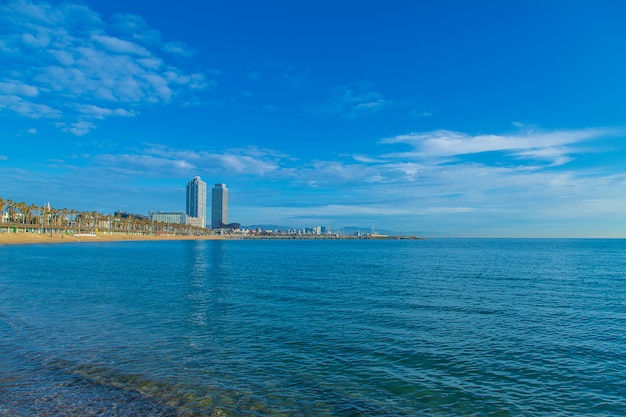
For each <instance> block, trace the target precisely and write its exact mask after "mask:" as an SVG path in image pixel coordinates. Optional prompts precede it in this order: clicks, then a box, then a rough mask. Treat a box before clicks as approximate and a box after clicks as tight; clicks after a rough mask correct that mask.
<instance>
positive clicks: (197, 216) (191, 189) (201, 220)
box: [187, 176, 207, 227]
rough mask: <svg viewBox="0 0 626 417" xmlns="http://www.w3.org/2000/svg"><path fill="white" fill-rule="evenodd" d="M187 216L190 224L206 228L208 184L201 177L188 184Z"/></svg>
mask: <svg viewBox="0 0 626 417" xmlns="http://www.w3.org/2000/svg"><path fill="white" fill-rule="evenodd" d="M187 216H189V217H193V218H194V219H188V222H189V224H193V225H195V226H200V227H206V220H207V217H206V182H204V181H202V180H201V179H200V177H197V176H196V177H193V179H192V180H191V181H189V182H188V183H187Z"/></svg>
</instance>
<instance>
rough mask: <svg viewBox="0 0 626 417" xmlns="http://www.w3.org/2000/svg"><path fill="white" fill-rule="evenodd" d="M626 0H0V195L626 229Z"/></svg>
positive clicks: (615, 233) (452, 227) (508, 230)
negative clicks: (217, 199)
mask: <svg viewBox="0 0 626 417" xmlns="http://www.w3.org/2000/svg"><path fill="white" fill-rule="evenodd" d="M625 137H626V3H624V2H622V1H575V0H572V1H523V2H502V1H473V2H468V1H445V0H444V1H437V2H431V1H417V0H416V1H385V2H383V1H369V2H363V1H341V2H337V1H326V0H322V1H302V2H294V1H267V2H257V1H239V2H237V1H190V0H179V1H177V2H169V3H162V5H161V3H159V2H154V1H144V0H133V1H122V0H109V1H106V2H104V1H82V2H57V1H31V0H17V1H14V0H0V138H1V144H2V146H1V147H0V180H1V181H0V196H2V197H4V198H5V199H6V198H10V199H12V200H15V201H26V202H29V203H36V204H44V203H46V202H50V203H51V204H52V205H53V206H55V207H58V208H62V207H68V208H74V209H79V210H90V211H91V210H98V211H101V212H104V213H111V212H114V211H116V210H118V209H121V210H122V211H129V212H136V213H142V214H147V212H148V211H149V210H152V211H158V210H163V211H184V209H185V207H184V206H185V185H186V182H187V181H188V180H189V179H191V178H192V177H193V176H195V175H200V176H201V177H202V178H203V179H204V180H205V181H206V182H207V183H208V184H209V185H212V184H214V183H222V182H223V183H226V184H227V186H228V188H229V190H230V216H229V221H233V222H239V223H242V224H258V223H270V224H281V225H286V226H294V227H300V226H315V225H321V226H327V227H329V228H331V229H335V228H340V227H343V226H361V227H371V225H374V228H375V229H391V230H396V231H426V232H433V233H438V234H439V233H441V234H447V235H450V236H497V237H518V236H519V237H526V236H529V237H544V236H548V237H570V236H580V237H588V236H598V237H626V141H625Z"/></svg>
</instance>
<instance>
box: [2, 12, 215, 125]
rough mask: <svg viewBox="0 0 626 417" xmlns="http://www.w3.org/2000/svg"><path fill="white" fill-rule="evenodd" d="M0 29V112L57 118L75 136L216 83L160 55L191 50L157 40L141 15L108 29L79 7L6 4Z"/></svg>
mask: <svg viewBox="0 0 626 417" xmlns="http://www.w3.org/2000/svg"><path fill="white" fill-rule="evenodd" d="M0 26H1V27H3V30H2V32H0V59H2V61H3V65H2V66H0V76H1V77H2V78H3V81H2V82H0V112H7V113H9V114H13V115H18V116H21V117H27V118H39V119H61V120H60V121H58V122H56V126H58V127H59V128H61V129H63V130H64V131H67V132H70V133H73V134H75V135H84V134H86V133H88V132H89V131H91V130H92V129H94V128H95V127H96V125H97V121H99V120H102V119H105V118H107V117H114V116H125V117H128V116H135V115H136V114H137V113H138V111H139V109H140V108H141V107H142V106H144V105H148V104H165V103H171V102H174V101H179V102H186V101H189V100H192V97H193V96H194V95H195V94H196V93H197V92H199V91H201V90H205V89H207V88H209V87H210V86H212V85H213V82H212V81H211V80H209V79H207V76H206V75H205V74H203V73H200V72H189V71H186V70H184V69H181V68H178V67H175V66H173V65H170V64H168V63H167V62H166V61H165V60H164V59H163V58H162V57H160V56H159V52H160V51H165V52H168V53H170V54H176V55H181V56H189V55H190V54H191V50H190V49H189V48H187V47H186V45H184V44H183V43H180V42H167V43H164V42H162V41H161V36H160V34H159V33H158V32H157V31H155V30H152V29H151V28H150V27H149V26H148V25H147V24H146V23H145V21H143V19H141V18H140V17H138V16H133V15H116V16H114V17H113V18H112V21H111V22H110V23H109V24H107V22H104V21H103V20H102V19H101V17H100V16H99V15H98V14H97V13H95V12H93V11H92V10H91V9H89V8H88V7H86V6H84V5H80V4H71V3H60V4H55V5H52V4H50V3H45V2H37V3H35V2H32V1H30V0H10V1H8V2H6V3H4V4H2V5H0Z"/></svg>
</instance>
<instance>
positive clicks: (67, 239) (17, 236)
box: [0, 232, 226, 245]
mask: <svg viewBox="0 0 626 417" xmlns="http://www.w3.org/2000/svg"><path fill="white" fill-rule="evenodd" d="M220 239H226V238H225V237H223V236H169V235H160V236H143V235H105V234H103V235H97V236H85V235H83V236H72V235H62V234H52V235H50V234H42V233H26V232H24V233H6V232H4V233H0V245H24V244H47V243H79V242H118V241H126V240H220Z"/></svg>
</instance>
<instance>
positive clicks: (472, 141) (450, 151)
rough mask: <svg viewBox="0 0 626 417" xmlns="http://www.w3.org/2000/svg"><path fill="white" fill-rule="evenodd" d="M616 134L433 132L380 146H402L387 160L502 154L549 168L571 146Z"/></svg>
mask: <svg viewBox="0 0 626 417" xmlns="http://www.w3.org/2000/svg"><path fill="white" fill-rule="evenodd" d="M616 134H619V131H617V130H615V129H582V130H559V131H552V132H537V131H531V132H527V133H523V134H514V135H495V134H491V135H470V134H467V133H461V132H453V131H448V130H437V131H433V132H424V133H410V134H405V135H398V136H394V137H391V138H386V139H383V140H382V141H381V143H382V144H406V145H409V146H410V147H411V148H412V149H411V150H410V151H408V152H400V153H392V154H386V155H385V157H387V158H408V159H432V158H450V157H458V156H463V155H473V154H480V153H487V152H504V153H506V154H508V155H511V156H513V157H517V158H523V159H533V160H548V161H549V162H550V163H551V164H552V165H553V166H556V165H562V164H565V163H567V162H569V161H570V160H571V159H572V158H571V154H574V153H576V150H575V149H574V148H573V146H572V145H576V144H578V143H581V142H585V141H590V140H594V139H598V138H602V137H607V136H614V135H616Z"/></svg>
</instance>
